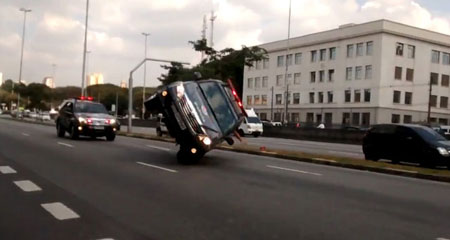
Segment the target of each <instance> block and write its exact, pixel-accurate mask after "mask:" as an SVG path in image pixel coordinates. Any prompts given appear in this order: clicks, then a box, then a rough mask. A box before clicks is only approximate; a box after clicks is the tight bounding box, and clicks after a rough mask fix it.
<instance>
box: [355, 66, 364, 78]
mask: <svg viewBox="0 0 450 240" xmlns="http://www.w3.org/2000/svg"><path fill="white" fill-rule="evenodd" d="M362 74H363V73H362V66H356V67H355V79H356V80H361V79H362Z"/></svg>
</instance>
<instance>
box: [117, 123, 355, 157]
mask: <svg viewBox="0 0 450 240" xmlns="http://www.w3.org/2000/svg"><path fill="white" fill-rule="evenodd" d="M126 129H127V127H126V126H122V129H121V130H122V131H126ZM133 132H135V133H145V134H153V135H156V130H155V128H147V127H133ZM236 144H240V145H251V146H256V147H262V146H264V147H266V148H268V149H276V150H287V151H300V152H305V153H311V154H322V155H330V156H340V157H351V158H360V159H364V154H363V152H362V147H361V145H355V144H341V143H327V142H317V141H306V140H295V139H283V138H271V137H264V136H261V137H257V138H255V137H253V136H250V135H247V136H245V142H243V143H239V142H237V143H236Z"/></svg>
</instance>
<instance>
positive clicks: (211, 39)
mask: <svg viewBox="0 0 450 240" xmlns="http://www.w3.org/2000/svg"><path fill="white" fill-rule="evenodd" d="M216 18H217V16H215V15H214V10H212V11H211V18H210V19H209V20H210V21H211V37H210V41H211V42H210V43H209V44H210V47H211V48H213V47H214V21H215V20H216Z"/></svg>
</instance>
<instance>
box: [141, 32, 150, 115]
mask: <svg viewBox="0 0 450 240" xmlns="http://www.w3.org/2000/svg"><path fill="white" fill-rule="evenodd" d="M142 35H144V37H145V48H144V49H145V50H144V59H146V58H147V37H148V36H150V33H145V32H143V33H142ZM146 78H147V61H145V62H144V88H143V89H142V119H144V114H145V106H144V101H145V81H146Z"/></svg>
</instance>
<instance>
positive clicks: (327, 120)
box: [325, 113, 333, 127]
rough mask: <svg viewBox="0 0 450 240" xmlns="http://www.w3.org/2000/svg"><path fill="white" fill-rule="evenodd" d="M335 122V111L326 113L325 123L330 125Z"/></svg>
mask: <svg viewBox="0 0 450 240" xmlns="http://www.w3.org/2000/svg"><path fill="white" fill-rule="evenodd" d="M332 124H333V113H325V125H326V126H328V127H330V126H331V125H332Z"/></svg>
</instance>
